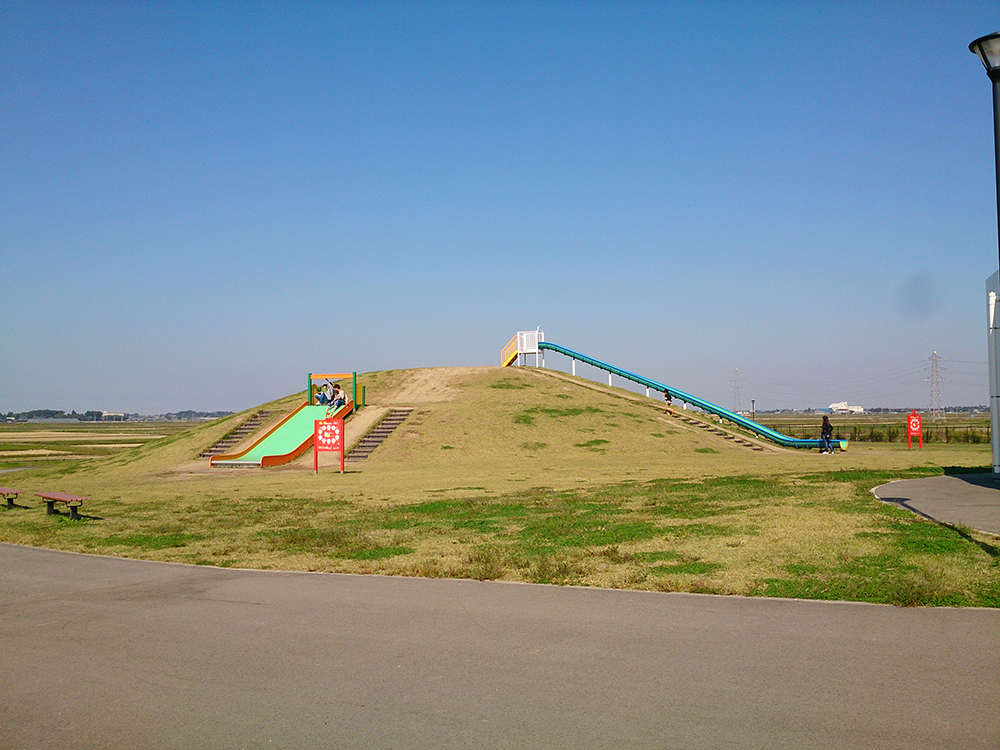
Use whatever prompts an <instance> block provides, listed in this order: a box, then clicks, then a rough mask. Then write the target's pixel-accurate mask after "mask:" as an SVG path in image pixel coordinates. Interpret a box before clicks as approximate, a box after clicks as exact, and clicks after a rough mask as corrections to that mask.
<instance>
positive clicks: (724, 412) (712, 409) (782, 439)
mask: <svg viewBox="0 0 1000 750" xmlns="http://www.w3.org/2000/svg"><path fill="white" fill-rule="evenodd" d="M538 348H539V349H548V350H549V351H552V352H557V353H559V354H565V355H566V356H567V357H572V358H573V359H575V360H578V361H580V362H583V363H584V364H588V365H591V366H592V367H596V368H598V369H601V370H604V371H605V372H610V373H611V374H612V375H617V376H618V377H620V378H625V379H626V380H631V381H632V382H633V383H638V384H639V385H641V386H645V387H646V388H650V389H652V390H654V391H660V392H661V393H665V392H669V393H670V397H671V398H672V399H674V400H677V401H683V402H684V403H687V404H694V405H695V406H697V407H698V408H699V409H702V410H703V411H707V412H709V413H710V414H715V415H717V416H719V417H722V418H723V419H726V420H728V421H730V422H733V423H734V424H738V425H740V426H741V427H745V428H746V429H748V430H750V431H751V432H753V433H754V434H757V435H760V436H761V437H765V438H767V439H768V440H772V441H774V442H775V443H777V444H778V445H783V446H785V447H786V448H822V447H823V441H822V440H801V439H799V438H793V437H789V436H788V435H782V434H781V433H780V432H776V431H775V430H772V429H771V428H770V427H765V426H764V425H762V424H757V423H756V422H754V421H753V420H752V419H747V418H746V417H744V416H741V415H739V414H737V413H736V412H734V411H729V410H728V409H723V408H722V407H721V406H716V405H715V404H713V403H711V402H709V401H705V400H704V399H700V398H698V397H697V396H692V395H691V394H689V393H685V392H684V391H679V390H677V389H676V388H671V387H670V386H666V385H664V384H663V383H657V382H656V381H655V380H650V379H649V378H644V377H642V375H636V374H635V373H634V372H629V371H628V370H623V369H621V368H620V367H615V366H614V365H609V364H608V363H607V362H602V361H601V360H599V359H594V358H593V357H588V356H587V355H586V354H580V353H579V352H575V351H573V350H572V349H567V348H566V347H565V346H559V344H553V343H551V342H549V341H539V342H538ZM846 442H847V441H846V440H834V441H833V443H834V445H835V446H836V447H839V448H841V449H844V448H845V447H846Z"/></svg>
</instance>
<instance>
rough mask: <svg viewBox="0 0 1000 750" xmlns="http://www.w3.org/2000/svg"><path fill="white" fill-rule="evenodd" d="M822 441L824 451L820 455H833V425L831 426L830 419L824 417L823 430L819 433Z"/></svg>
mask: <svg viewBox="0 0 1000 750" xmlns="http://www.w3.org/2000/svg"><path fill="white" fill-rule="evenodd" d="M819 436H820V439H821V440H822V441H823V449H822V450H821V451H820V453H828V454H832V453H833V425H832V424H830V418H829V417H823V428H822V429H821V430H820V432H819Z"/></svg>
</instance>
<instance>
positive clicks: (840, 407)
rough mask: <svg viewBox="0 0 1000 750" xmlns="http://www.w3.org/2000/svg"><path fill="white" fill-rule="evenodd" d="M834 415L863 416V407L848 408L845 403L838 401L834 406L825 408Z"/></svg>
mask: <svg viewBox="0 0 1000 750" xmlns="http://www.w3.org/2000/svg"><path fill="white" fill-rule="evenodd" d="M827 408H829V409H830V411H832V412H833V413H834V414H864V413H865V407H863V406H848V404H847V402H846V401H840V402H838V403H836V404H830V406H829V407H827Z"/></svg>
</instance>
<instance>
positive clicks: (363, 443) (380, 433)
mask: <svg viewBox="0 0 1000 750" xmlns="http://www.w3.org/2000/svg"><path fill="white" fill-rule="evenodd" d="M412 413H413V409H393V410H392V411H391V412H389V414H388V416H386V418H385V419H383V420H382V421H381V422H379V423H378V424H377V425H375V426H374V427H373V428H372V429H371V430H370V431H369V432H368V433H366V434H365V435H364V436H362V438H361V439H360V440H359V441H358V443H357V445H355V446H354V448H353V449H352V450H351V452H350V453H348V454H347V460H348V461H364V460H365V459H366V458H368V456H370V455H371V454H372V453H373V452H374V451H375V449H376V448H378V447H379V446H380V445H382V443H383V442H385V440H386V438H388V437H389V436H390V435H391V434H392V433H393V432H394V431H395V430H396V428H397V427H399V425H401V424H402V423H403V421H404V420H405V419H406V418H407V417H408V416H410V414H412Z"/></svg>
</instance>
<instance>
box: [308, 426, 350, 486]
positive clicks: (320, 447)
mask: <svg viewBox="0 0 1000 750" xmlns="http://www.w3.org/2000/svg"><path fill="white" fill-rule="evenodd" d="M320 451H340V473H341V474H343V473H344V420H343V419H317V420H316V422H315V424H314V426H313V474H316V473H318V472H319V453H320Z"/></svg>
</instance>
